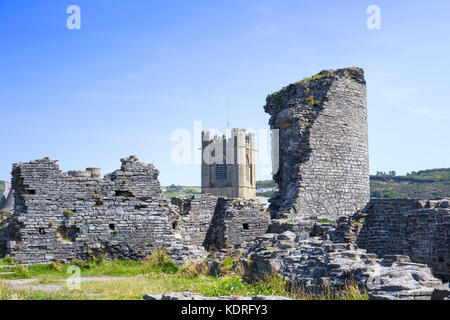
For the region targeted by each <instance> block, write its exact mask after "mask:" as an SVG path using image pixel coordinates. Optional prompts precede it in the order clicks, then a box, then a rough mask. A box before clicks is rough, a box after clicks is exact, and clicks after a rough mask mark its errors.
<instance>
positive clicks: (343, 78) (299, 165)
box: [264, 67, 369, 217]
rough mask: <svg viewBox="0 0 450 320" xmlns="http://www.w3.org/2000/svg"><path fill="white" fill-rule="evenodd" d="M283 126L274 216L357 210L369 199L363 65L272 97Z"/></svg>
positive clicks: (275, 117) (272, 110)
mask: <svg viewBox="0 0 450 320" xmlns="http://www.w3.org/2000/svg"><path fill="white" fill-rule="evenodd" d="M264 109H265V111H266V112H268V113H269V114H270V115H271V118H270V121H269V124H270V127H271V129H279V151H278V152H279V170H278V172H277V173H276V174H275V175H274V180H275V181H276V182H277V183H278V185H279V192H278V193H277V195H276V196H275V197H273V198H272V199H271V200H270V202H271V212H272V216H273V217H286V216H321V217H336V216H341V215H351V214H353V213H355V212H356V211H357V210H360V209H362V208H364V206H365V205H366V204H367V202H368V201H369V153H368V129H367V108H366V81H365V79H364V72H363V70H362V69H360V68H356V67H353V68H346V69H339V70H325V71H322V72H320V73H319V74H317V75H315V76H313V77H312V78H307V79H304V80H302V81H299V82H296V83H293V84H290V85H289V86H287V87H285V88H283V89H282V90H280V91H279V92H276V93H274V94H272V95H269V96H268V97H267V102H266V105H265V107H264Z"/></svg>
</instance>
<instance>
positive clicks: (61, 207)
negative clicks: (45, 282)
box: [6, 157, 173, 263]
mask: <svg viewBox="0 0 450 320" xmlns="http://www.w3.org/2000/svg"><path fill="white" fill-rule="evenodd" d="M121 161H122V167H121V169H120V170H117V171H115V172H113V173H112V174H109V175H107V176H105V178H104V179H101V178H100V179H99V178H90V177H85V178H78V177H71V176H68V175H67V174H65V173H63V172H62V171H61V170H60V169H59V166H58V165H57V164H56V161H54V160H51V159H49V158H45V159H42V160H36V161H31V162H28V163H19V164H15V165H14V166H13V171H12V185H13V189H14V191H15V210H14V214H13V215H12V216H11V221H10V223H9V227H8V234H7V239H6V240H7V242H6V253H7V254H9V255H10V256H11V257H12V258H13V259H15V260H17V261H20V262H22V263H42V262H48V261H63V262H68V261H71V260H72V259H88V258H90V257H91V255H92V254H106V255H109V256H111V257H115V258H131V259H134V258H142V257H145V256H146V255H148V254H149V253H150V252H151V251H152V250H153V249H154V248H155V247H162V246H163V245H164V244H165V243H168V242H170V241H172V239H173V235H172V234H171V233H170V229H171V226H170V224H169V222H168V218H167V215H165V214H164V209H163V207H162V199H161V188H160V185H159V181H158V179H157V177H158V174H159V172H158V170H157V169H156V168H155V167H154V166H153V165H147V164H143V163H140V162H138V159H137V158H136V157H130V158H126V159H122V160H121Z"/></svg>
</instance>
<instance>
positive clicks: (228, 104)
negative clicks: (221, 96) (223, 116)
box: [227, 97, 230, 131]
mask: <svg viewBox="0 0 450 320" xmlns="http://www.w3.org/2000/svg"><path fill="white" fill-rule="evenodd" d="M227 129H228V131H230V101H229V100H228V97H227Z"/></svg>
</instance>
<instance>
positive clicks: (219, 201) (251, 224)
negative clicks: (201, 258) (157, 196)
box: [172, 194, 270, 250]
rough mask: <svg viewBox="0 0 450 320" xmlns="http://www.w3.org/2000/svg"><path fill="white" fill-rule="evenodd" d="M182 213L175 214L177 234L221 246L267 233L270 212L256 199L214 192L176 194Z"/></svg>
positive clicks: (210, 246) (187, 239) (243, 242)
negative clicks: (189, 194)
mask: <svg viewBox="0 0 450 320" xmlns="http://www.w3.org/2000/svg"><path fill="white" fill-rule="evenodd" d="M172 204H173V205H174V206H176V207H177V208H178V210H177V211H178V212H179V217H173V218H172V221H173V223H175V224H176V230H175V233H176V237H178V238H180V239H182V241H183V243H191V244H196V245H203V246H204V247H206V248H208V249H211V250H217V249H222V248H230V247H236V246H244V247H245V246H246V243H247V242H249V241H252V240H254V239H256V238H257V237H259V236H261V235H263V234H264V233H265V232H266V231H267V228H268V225H269V221H270V216H269V214H268V213H267V212H266V210H265V208H264V205H263V204H260V203H258V202H256V201H254V200H240V199H226V198H222V197H216V196H213V195H210V194H202V195H195V196H193V197H191V198H173V199H172Z"/></svg>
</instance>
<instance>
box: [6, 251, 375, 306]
mask: <svg viewBox="0 0 450 320" xmlns="http://www.w3.org/2000/svg"><path fill="white" fill-rule="evenodd" d="M236 259H237V258H229V259H225V261H224V262H223V263H222V267H223V268H225V269H227V268H229V269H231V266H230V265H232V264H233V262H234V261H235V260H236ZM0 264H1V265H12V264H14V265H16V268H15V269H14V270H13V272H14V275H2V278H3V279H6V278H7V279H24V278H25V279H26V278H39V279H40V280H38V281H36V282H33V285H35V284H39V285H47V284H61V285H62V288H61V289H59V290H56V291H44V290H31V289H27V287H26V286H23V287H22V288H14V289H13V288H11V287H9V286H8V285H6V284H3V283H1V282H0V300H11V299H15V300H98V299H107V300H124V299H126V300H134V299H137V300H141V299H142V296H143V294H144V293H149V294H161V293H166V292H184V291H189V292H196V293H201V294H204V295H206V296H222V295H240V296H254V295H280V296H287V297H291V298H293V299H308V300H309V299H352V300H354V299H358V300H359V299H367V293H365V291H361V290H359V289H358V288H357V287H356V286H355V285H351V286H349V287H348V288H345V290H342V291H331V290H328V289H325V290H323V291H322V292H320V293H318V294H317V293H316V294H312V293H310V292H305V291H304V290H297V289H294V288H292V287H290V286H289V285H288V284H287V283H286V282H285V281H284V280H283V279H282V278H281V277H279V276H277V275H270V276H267V277H265V279H264V280H258V281H252V282H246V281H244V280H243V279H242V278H241V276H239V275H236V274H232V273H230V275H227V276H223V277H219V276H211V275H208V268H207V267H206V264H205V263H204V262H196V263H188V264H186V265H185V266H184V267H182V268H180V267H177V266H175V265H174V264H173V262H172V261H171V260H170V258H169V257H168V256H167V255H166V253H165V251H163V250H162V251H157V252H155V253H154V254H152V256H150V257H149V258H147V259H145V260H143V261H125V260H117V261H107V260H104V259H101V258H100V259H95V260H92V261H87V262H81V261H74V262H73V264H74V265H76V266H78V267H79V268H80V270H81V274H80V275H81V276H82V277H89V276H115V277H118V278H112V279H108V280H105V281H95V282H83V283H81V284H80V286H81V290H69V288H68V287H66V286H65V285H64V284H65V282H64V280H63V281H54V280H55V279H65V278H67V277H69V276H70V275H71V274H69V273H67V270H68V268H69V265H63V264H57V263H52V264H48V265H34V266H19V265H17V264H15V263H14V261H11V259H9V258H6V259H3V260H0Z"/></svg>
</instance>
